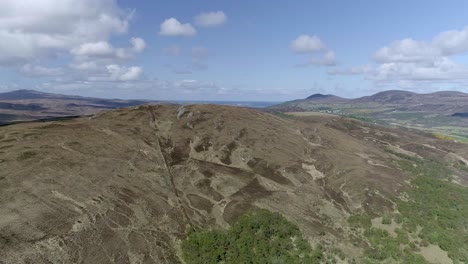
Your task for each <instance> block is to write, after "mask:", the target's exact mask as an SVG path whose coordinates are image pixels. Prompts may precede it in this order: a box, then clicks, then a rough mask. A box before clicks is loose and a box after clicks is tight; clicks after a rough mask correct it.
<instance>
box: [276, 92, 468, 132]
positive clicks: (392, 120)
mask: <svg viewBox="0 0 468 264" xmlns="http://www.w3.org/2000/svg"><path fill="white" fill-rule="evenodd" d="M269 110H272V111H279V112H322V113H328V114H337V115H344V116H355V117H359V118H364V119H366V120H374V121H376V122H382V123H386V124H400V125H405V126H408V127H413V126H414V127H425V128H433V127H438V126H440V127H450V126H463V127H468V118H467V116H468V94H467V93H463V92H456V91H443V92H435V93H427V94H418V93H414V92H409V91H401V90H389V91H383V92H379V93H376V94H374V95H370V96H364V97H360V98H355V99H345V98H341V97H338V96H335V95H323V94H314V95H311V96H309V97H307V98H305V99H299V100H294V101H289V102H285V103H282V104H279V105H274V106H271V107H270V108H269Z"/></svg>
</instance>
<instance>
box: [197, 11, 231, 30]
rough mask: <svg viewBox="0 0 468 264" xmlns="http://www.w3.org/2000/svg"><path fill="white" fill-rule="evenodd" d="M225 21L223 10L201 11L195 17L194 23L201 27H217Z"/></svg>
mask: <svg viewBox="0 0 468 264" xmlns="http://www.w3.org/2000/svg"><path fill="white" fill-rule="evenodd" d="M226 21H227V16H226V14H224V12H223V11H216V12H208V13H201V14H199V15H197V16H196V17H195V24H196V25H199V26H201V27H218V26H222V25H223V24H225V23H226Z"/></svg>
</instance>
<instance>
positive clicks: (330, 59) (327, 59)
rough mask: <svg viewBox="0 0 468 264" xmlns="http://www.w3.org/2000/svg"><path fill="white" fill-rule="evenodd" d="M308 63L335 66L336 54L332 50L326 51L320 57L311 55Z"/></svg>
mask: <svg viewBox="0 0 468 264" xmlns="http://www.w3.org/2000/svg"><path fill="white" fill-rule="evenodd" d="M310 63H311V64H313V65H321V66H335V65H336V54H335V52H334V51H331V50H330V51H327V52H326V53H325V54H324V55H323V56H322V57H320V58H316V57H313V58H312V59H311V60H310Z"/></svg>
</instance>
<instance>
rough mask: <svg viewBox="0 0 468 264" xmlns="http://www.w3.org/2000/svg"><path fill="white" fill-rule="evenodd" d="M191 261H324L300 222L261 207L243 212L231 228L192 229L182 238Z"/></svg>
mask: <svg viewBox="0 0 468 264" xmlns="http://www.w3.org/2000/svg"><path fill="white" fill-rule="evenodd" d="M182 253H183V258H184V260H185V261H186V262H187V263H189V264H191V263H320V260H321V259H322V258H323V253H322V250H321V249H320V248H317V249H315V250H314V249H312V247H311V246H310V244H309V243H308V242H307V241H306V240H305V239H304V238H303V237H302V234H301V232H300V230H299V228H298V227H297V226H295V225H294V224H292V223H290V222H289V221H287V220H286V219H285V218H284V217H282V216H281V215H280V214H278V213H272V212H269V211H267V210H258V211H255V212H252V213H249V214H246V215H243V216H241V217H240V218H239V220H238V221H237V222H236V223H235V224H234V225H233V226H232V227H231V228H230V229H229V230H191V231H189V233H188V236H187V238H186V240H184V241H183V242H182Z"/></svg>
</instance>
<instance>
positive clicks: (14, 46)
mask: <svg viewBox="0 0 468 264" xmlns="http://www.w3.org/2000/svg"><path fill="white" fill-rule="evenodd" d="M1 5H2V8H1V11H0V39H1V40H2V41H1V42H0V64H4V65H11V63H27V62H29V61H31V60H35V59H38V58H44V57H45V58H48V57H54V56H57V55H58V54H59V53H60V52H68V51H69V50H70V49H72V48H75V47H77V46H79V45H81V44H83V43H87V42H99V41H102V40H106V39H107V38H109V37H110V36H111V35H112V34H121V33H126V32H127V30H128V23H129V20H130V19H131V16H132V13H128V12H124V11H122V10H121V9H120V8H119V7H118V6H117V4H116V1H114V0H102V1H95V0H41V1H37V0H23V1H17V0H3V1H2V4H1Z"/></svg>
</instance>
